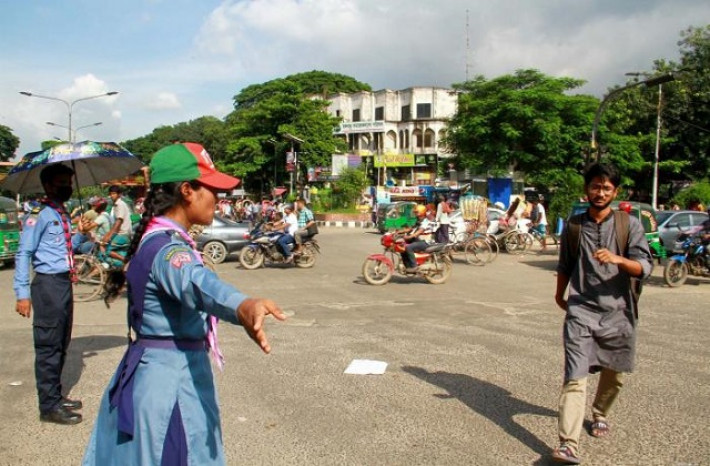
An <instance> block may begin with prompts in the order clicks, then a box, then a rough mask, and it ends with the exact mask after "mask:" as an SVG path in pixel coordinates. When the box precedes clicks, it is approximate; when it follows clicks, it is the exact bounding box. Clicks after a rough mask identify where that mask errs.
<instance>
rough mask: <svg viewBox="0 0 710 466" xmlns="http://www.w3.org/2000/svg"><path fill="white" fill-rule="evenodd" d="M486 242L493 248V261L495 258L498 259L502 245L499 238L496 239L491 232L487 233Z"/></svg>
mask: <svg viewBox="0 0 710 466" xmlns="http://www.w3.org/2000/svg"><path fill="white" fill-rule="evenodd" d="M485 238H486V242H487V243H488V246H489V247H490V248H491V260H490V261H491V262H493V261H494V260H496V259H498V253H499V252H500V245H499V244H498V240H497V239H496V237H495V235H491V234H490V233H486V236H485Z"/></svg>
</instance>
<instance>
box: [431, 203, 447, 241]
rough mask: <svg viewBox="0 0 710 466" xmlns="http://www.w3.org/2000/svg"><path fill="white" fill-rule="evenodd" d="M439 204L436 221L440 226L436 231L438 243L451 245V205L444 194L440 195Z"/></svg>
mask: <svg viewBox="0 0 710 466" xmlns="http://www.w3.org/2000/svg"><path fill="white" fill-rule="evenodd" d="M438 199H439V204H437V206H436V217H435V218H434V221H435V222H436V223H437V224H438V225H439V227H438V228H437V230H436V242H437V243H443V244H448V243H449V224H450V223H451V222H450V221H449V213H451V205H450V204H449V202H448V201H447V200H446V196H444V195H443V194H439V195H438Z"/></svg>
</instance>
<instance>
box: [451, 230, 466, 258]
mask: <svg viewBox="0 0 710 466" xmlns="http://www.w3.org/2000/svg"><path fill="white" fill-rule="evenodd" d="M451 238H454V242H453V244H452V245H451V246H452V247H451V250H452V251H453V252H455V253H462V252H465V250H466V243H467V242H468V239H469V238H470V236H469V234H468V233H466V232H465V231H461V232H459V233H458V234H457V235H455V236H451Z"/></svg>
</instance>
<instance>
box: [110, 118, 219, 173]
mask: <svg viewBox="0 0 710 466" xmlns="http://www.w3.org/2000/svg"><path fill="white" fill-rule="evenodd" d="M176 141H177V142H197V143H199V144H202V145H203V146H204V147H205V149H207V152H209V154H210V156H211V157H212V160H214V161H215V163H217V162H219V161H220V160H221V159H222V158H223V157H224V153H225V147H226V133H225V125H224V122H223V121H222V120H220V119H219V118H216V117H213V116H203V117H200V118H196V119H194V120H190V121H187V122H181V123H177V124H175V125H173V126H159V127H158V128H156V129H154V130H153V131H152V132H151V133H150V134H148V135H146V136H142V137H139V138H136V139H131V140H128V141H125V142H123V143H121V145H122V146H123V147H125V148H126V149H128V150H129V151H131V152H132V153H133V154H134V155H135V156H136V157H138V158H140V159H141V160H143V161H144V162H148V161H150V159H151V157H152V156H153V154H154V153H155V152H157V151H158V149H160V148H162V147H164V146H167V145H169V144H172V143H174V142H176Z"/></svg>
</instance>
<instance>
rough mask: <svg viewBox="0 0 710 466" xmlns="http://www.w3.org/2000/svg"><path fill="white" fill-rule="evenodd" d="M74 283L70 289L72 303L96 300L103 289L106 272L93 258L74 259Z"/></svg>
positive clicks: (79, 257) (87, 256)
mask: <svg viewBox="0 0 710 466" xmlns="http://www.w3.org/2000/svg"><path fill="white" fill-rule="evenodd" d="M74 270H75V271H76V281H75V282H74V284H73V286H72V288H73V293H74V301H75V302H78V303H85V302H87V301H91V300H92V299H96V298H97V297H98V296H99V294H100V293H101V290H103V288H104V282H105V281H106V270H105V269H104V267H103V265H102V264H101V263H100V262H99V261H98V260H96V258H95V257H94V256H89V255H84V256H76V257H75V258H74Z"/></svg>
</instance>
